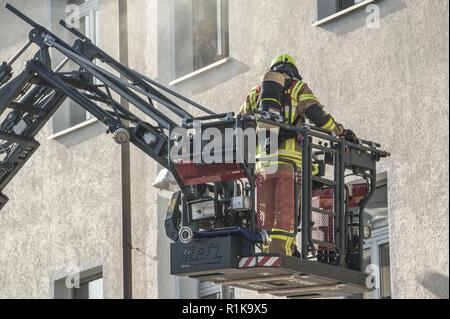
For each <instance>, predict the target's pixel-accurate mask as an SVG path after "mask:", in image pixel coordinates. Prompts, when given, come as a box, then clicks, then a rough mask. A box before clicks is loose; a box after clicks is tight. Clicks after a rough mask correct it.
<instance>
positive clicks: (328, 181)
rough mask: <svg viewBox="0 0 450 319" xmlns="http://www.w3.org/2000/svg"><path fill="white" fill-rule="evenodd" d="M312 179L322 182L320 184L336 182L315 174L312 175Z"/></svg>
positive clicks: (333, 183)
mask: <svg viewBox="0 0 450 319" xmlns="http://www.w3.org/2000/svg"><path fill="white" fill-rule="evenodd" d="M312 180H313V181H316V182H319V183H322V184H325V185H330V186H333V185H336V182H335V181H332V180H331V179H326V178H321V177H317V176H313V177H312Z"/></svg>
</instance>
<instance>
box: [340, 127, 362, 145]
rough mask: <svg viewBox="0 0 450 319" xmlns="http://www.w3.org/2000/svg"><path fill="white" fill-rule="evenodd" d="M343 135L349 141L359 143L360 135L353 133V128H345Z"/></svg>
mask: <svg viewBox="0 0 450 319" xmlns="http://www.w3.org/2000/svg"><path fill="white" fill-rule="evenodd" d="M342 136H343V137H344V138H345V139H346V140H347V141H349V142H352V143H355V144H358V143H359V139H358V137H356V134H355V133H353V131H352V130H348V129H346V130H344V133H342Z"/></svg>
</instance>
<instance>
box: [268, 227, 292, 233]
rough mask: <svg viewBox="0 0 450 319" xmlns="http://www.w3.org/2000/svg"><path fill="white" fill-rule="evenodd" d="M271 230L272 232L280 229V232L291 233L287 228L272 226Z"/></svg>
mask: <svg viewBox="0 0 450 319" xmlns="http://www.w3.org/2000/svg"><path fill="white" fill-rule="evenodd" d="M271 231H273V232H275V231H280V232H285V233H291V232H290V231H289V230H287V229H284V228H272V229H271ZM292 235H293V234H292Z"/></svg>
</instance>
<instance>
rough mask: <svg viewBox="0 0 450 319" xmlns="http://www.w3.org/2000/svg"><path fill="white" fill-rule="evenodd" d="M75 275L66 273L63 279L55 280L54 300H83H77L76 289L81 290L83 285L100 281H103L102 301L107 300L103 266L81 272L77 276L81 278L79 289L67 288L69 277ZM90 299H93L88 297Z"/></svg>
mask: <svg viewBox="0 0 450 319" xmlns="http://www.w3.org/2000/svg"><path fill="white" fill-rule="evenodd" d="M73 275H74V274H67V273H66V274H65V275H63V277H57V278H55V279H54V280H53V299H82V298H76V297H77V291H76V289H81V286H82V285H85V284H88V285H89V283H91V282H93V281H96V280H99V279H102V299H104V298H105V272H104V269H103V266H96V267H93V268H89V269H87V270H82V271H80V272H79V273H78V274H77V275H78V276H79V285H80V286H79V288H75V287H71V288H69V287H67V284H66V280H67V278H68V277H69V276H73ZM57 287H59V288H57ZM88 289H89V288H88ZM58 293H59V295H58ZM88 299H91V298H89V296H88Z"/></svg>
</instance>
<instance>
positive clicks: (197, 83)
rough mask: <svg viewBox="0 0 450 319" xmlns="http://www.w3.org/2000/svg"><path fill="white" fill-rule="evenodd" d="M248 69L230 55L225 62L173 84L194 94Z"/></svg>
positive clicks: (178, 89) (179, 89) (178, 88)
mask: <svg viewBox="0 0 450 319" xmlns="http://www.w3.org/2000/svg"><path fill="white" fill-rule="evenodd" d="M248 71H250V67H249V66H248V65H246V64H244V63H242V62H240V61H238V60H236V59H233V58H231V57H230V58H228V61H227V62H226V63H224V64H222V65H219V66H217V67H214V68H213V69H211V70H208V71H206V72H204V73H201V74H198V75H195V76H194V77H192V78H189V79H186V80H184V81H182V82H179V83H177V84H174V85H173V86H174V88H175V89H176V90H177V91H179V92H183V93H189V94H192V95H196V94H200V93H203V92H206V91H208V90H210V89H212V88H214V87H216V86H218V85H220V84H223V83H224V82H226V81H229V80H231V79H233V78H235V77H237V76H239V75H241V74H243V73H245V72H248Z"/></svg>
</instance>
